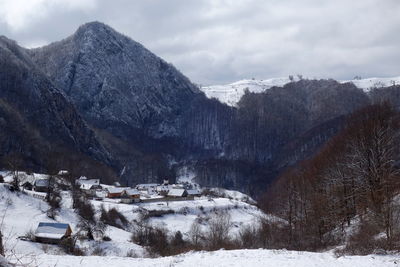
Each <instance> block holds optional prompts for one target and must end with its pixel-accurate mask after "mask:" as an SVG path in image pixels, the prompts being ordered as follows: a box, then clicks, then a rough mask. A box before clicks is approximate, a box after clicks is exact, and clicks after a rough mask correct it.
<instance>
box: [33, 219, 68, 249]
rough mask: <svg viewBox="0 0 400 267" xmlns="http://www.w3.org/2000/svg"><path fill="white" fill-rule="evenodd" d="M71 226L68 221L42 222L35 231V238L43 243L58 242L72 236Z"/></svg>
mask: <svg viewBox="0 0 400 267" xmlns="http://www.w3.org/2000/svg"><path fill="white" fill-rule="evenodd" d="M71 234H72V230H71V227H70V226H69V224H67V223H53V222H40V223H39V225H38V227H37V228H36V231H35V240H36V241H37V242H42V243H50V244H58V243H60V242H61V240H63V239H65V238H68V237H70V236H71Z"/></svg>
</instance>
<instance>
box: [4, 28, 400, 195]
mask: <svg viewBox="0 0 400 267" xmlns="http://www.w3.org/2000/svg"><path fill="white" fill-rule="evenodd" d="M19 50H20V52H18V53H19V54H23V55H24V56H23V57H24V58H25V59H26V60H25V62H29V63H25V64H27V66H29V67H26V68H27V71H26V73H27V74H26V75H25V76H24V75H20V76H18V77H17V78H15V79H16V82H14V84H12V86H15V84H17V83H21V81H25V79H26V78H27V77H28V78H29V77H30V75H33V73H35V74H34V75H35V77H36V76H38V77H41V79H43V80H45V81H46V83H45V84H46V86H44V88H52V89H54V90H53V91H54V92H53V91H52V92H53V93H52V95H51V96H49V97H48V98H49V99H52V100H51V101H53V102H56V103H60V102H58V101H61V100H56V99H58V98H62V99H64V100H63V101H67V104H64V102H61V103H62V105H61V104H60V105H61V106H62V107H58V106H57V108H56V110H58V111H59V110H63V109H66V108H70V109H72V110H74V106H75V108H76V110H77V111H78V112H75V111H74V112H75V113H67V114H73V115H70V116H73V117H74V118H75V117H76V118H77V120H78V121H79V123H81V124H82V125H83V126H81V127H80V128H79V129H81V130H79V131H77V132H76V131H75V130H74V129H75V128H71V127H67V130H71V132H68V131H64V130H63V129H64V126H59V124H57V125H54V126H52V127H50V129H51V130H52V131H51V132H50V131H49V132H45V133H46V134H48V136H49V137H51V138H53V139H56V140H69V139H68V138H67V137H68V136H72V137H73V138H70V139H71V140H73V141H72V142H69V143H68V145H67V143H65V144H66V146H71V147H74V148H76V149H78V150H79V151H81V152H82V151H83V152H82V153H85V155H90V157H92V158H93V159H95V160H97V159H98V158H101V160H102V162H107V165H108V166H109V167H111V168H112V169H113V170H114V171H115V172H117V173H119V174H120V180H121V182H123V183H125V184H128V185H132V184H135V183H139V182H154V181H162V180H163V179H164V178H169V179H171V180H173V179H174V178H175V177H176V168H177V166H178V167H179V166H185V165H186V166H189V167H192V168H193V170H194V173H195V177H196V178H195V179H196V181H198V182H199V183H201V184H203V185H205V186H222V187H227V188H228V189H236V190H242V191H245V192H247V193H254V192H255V191H258V192H259V191H260V190H263V189H264V187H265V185H266V184H267V183H269V182H271V181H272V180H273V179H274V177H276V174H277V172H278V171H280V170H281V169H282V168H284V167H287V166H290V165H293V164H296V162H297V161H298V160H302V159H304V158H306V157H309V156H311V155H312V154H313V153H315V151H316V150H318V149H319V147H320V146H321V145H322V144H323V143H324V142H326V140H328V139H329V138H330V137H331V136H333V135H334V134H335V133H336V132H337V131H338V129H340V127H341V123H342V121H341V119H338V118H342V117H345V116H346V115H347V114H349V113H351V112H353V111H354V110H356V109H359V108H361V107H363V106H365V105H368V104H370V103H372V102H377V101H382V100H387V99H389V100H392V101H393V100H395V101H397V102H398V103H400V100H398V99H400V93H399V90H398V88H397V87H396V86H392V87H390V88H391V89H388V88H385V89H382V90H381V89H376V90H366V89H367V88H369V87H371V86H376V87H380V86H384V85H387V83H391V82H390V81H391V80H392V79H386V80H380V81H377V80H375V79H369V80H355V81H353V82H352V83H349V82H346V81H340V82H338V81H335V80H308V79H300V78H299V77H294V78H292V79H289V77H288V78H277V79H270V80H264V81H257V80H246V81H241V82H238V83H235V84H232V85H229V86H222V87H208V88H202V90H203V91H204V92H205V94H204V93H203V92H202V91H201V90H199V89H198V88H197V87H196V86H195V85H193V84H192V83H191V82H190V81H189V79H188V78H186V77H185V76H184V75H183V74H181V73H180V72H179V71H178V70H176V69H175V68H174V67H173V66H172V65H171V64H168V63H166V62H165V61H164V60H162V59H161V58H159V57H157V56H156V55H154V54H153V53H151V52H150V51H149V50H147V49H146V48H144V47H143V46H142V45H141V44H139V43H137V42H135V41H133V40H132V39H130V38H128V37H126V36H124V35H122V34H120V33H118V32H116V31H115V30H113V29H112V28H110V27H109V26H107V25H104V24H102V23H99V22H92V23H87V24H85V25H82V26H81V27H79V29H78V30H77V31H76V32H75V33H74V34H73V35H72V36H70V37H68V38H66V39H64V40H61V41H59V42H55V43H53V44H50V45H48V46H45V47H42V48H37V49H32V50H24V49H19ZM18 53H17V54H18ZM4 68H7V67H6V66H4ZM0 70H1V69H0ZM39 70H40V71H39ZM17 73H20V72H17ZM43 74H44V75H43ZM9 76H10V74H5V75H4V79H8V77H9ZM10 77H11V76H10ZM28 80H29V79H28ZM396 81H397V80H396ZM379 82H381V83H379ZM47 84H49V85H47ZM356 85H357V86H359V87H363V89H364V90H362V89H360V88H357V86H356ZM18 86H19V85H18ZM24 86H25V85H24ZM39 88H41V90H44V89H43V88H42V86H39ZM246 88H248V89H249V90H246ZM8 89H9V88H8ZM367 91H368V92H367ZM206 94H207V96H208V97H213V96H216V97H217V98H218V99H219V100H217V99H210V98H208V97H207V96H206ZM45 95H46V94H45ZM10 99H11V101H7V104H8V105H10V103H12V102H13V101H14V102H16V100H17V99H18V94H16V95H14V96H13V98H10ZM27 99H28V98H26V100H24V101H28V100H27ZM35 99H36V98H35V97H32V98H31V100H32V101H33V102H34V101H36V100H35ZM45 99H47V97H45ZM66 99H67V100H66ZM29 101H30V100H29ZM46 101H48V102H50V100H46ZM221 102H223V103H221ZM397 102H396V103H397ZM22 103H25V102H22ZM30 104H31V103H28V104H27V106H29V105H30ZM397 105H398V104H397ZM3 106H4V105H3ZM11 106H12V105H11ZM29 107H30V106H29ZM3 109H5V108H4V107H3ZM17 110H18V111H19V112H21V111H24V112H25V109H24V108H23V105H21V106H19V107H18V108H17ZM71 112H72V111H71ZM28 113H32V114H35V110H33V111H30V112H28ZM7 114H16V113H15V112H8V113H7ZM44 114H46V113H44ZM62 114H64V113H62ZM78 114H79V115H78ZM10 116H11V115H10ZM57 116H58V115H57ZM63 116H66V115H65V114H64V115H63ZM3 117H5V116H3ZM67 117H68V116H67ZM11 118H12V117H10V118H7V123H5V124H4V125H6V126H7V127H9V128H10V129H9V130H7V134H4V136H5V137H4V140H8V141H7V142H5V141H4V143H7V144H10V143H12V140H13V137H12V133H13V132H18V131H21V129H23V128H21V127H18V125H17V126H13V125H14V124H13V122H15V121H18V120H17V119H15V118H14V119H11ZM21 118H23V119H24V116H22V117H21ZM63 118H64V117H63ZM68 118H69V117H68ZM82 118H83V119H84V121H83V120H82ZM36 120H37V121H38V122H39V121H41V120H43V121H45V122H48V121H50V122H51V123H56V121H58V120H54V119H53V120H54V122H53V121H52V120H51V119H50V117H49V118H48V117H46V115H44V116H42V117H41V118H39V117H37V118H36V119H35V120H34V121H36ZM67 121H68V120H67ZM0 123H1V120H0ZM77 123H78V122H77ZM20 124H21V123H20ZM23 125H26V127H28V126H31V123H24V124H23ZM46 125H50V124H49V123H47V124H46ZM66 125H69V124H66ZM78 125H80V124H78ZM86 125H88V126H86ZM11 127H12V128H11ZM32 127H38V126H36V125H33V126H32ZM41 127H44V128H45V126H41ZM89 127H90V129H89ZM35 129H36V128H35ZM54 129H57V130H59V131H60V132H57V131H56V130H54ZM29 131H31V130H29ZM66 133H68V134H66ZM19 135H20V136H22V134H19ZM27 136H32V135H27ZM78 137H79V138H78ZM10 140H11V141H10ZM83 140H86V141H87V140H94V141H93V142H92V141H88V143H85V142H84V141H83ZM96 142H97V143H96ZM32 143H34V142H25V143H24V144H25V145H24V147H26V146H27V145H26V144H32ZM88 144H90V145H88ZM39 147H45V146H39ZM104 151H106V152H104ZM28 154H29V153H28Z"/></svg>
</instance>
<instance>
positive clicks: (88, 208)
mask: <svg viewBox="0 0 400 267" xmlns="http://www.w3.org/2000/svg"><path fill="white" fill-rule="evenodd" d="M75 206H76V209H75V210H76V212H77V213H78V215H79V223H78V227H79V229H80V231H82V232H84V233H86V237H87V238H88V239H89V240H94V239H102V238H103V236H104V232H105V230H106V228H107V225H106V224H104V223H103V222H99V221H97V220H96V217H95V214H96V213H95V210H94V208H93V205H92V204H91V203H89V202H88V201H87V200H86V199H84V200H77V201H76V203H75Z"/></svg>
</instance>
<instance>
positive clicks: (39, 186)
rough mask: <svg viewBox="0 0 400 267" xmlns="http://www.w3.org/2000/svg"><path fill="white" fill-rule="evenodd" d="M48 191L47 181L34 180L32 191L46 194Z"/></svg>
mask: <svg viewBox="0 0 400 267" xmlns="http://www.w3.org/2000/svg"><path fill="white" fill-rule="evenodd" d="M48 189H49V179H43V178H42V179H35V182H34V183H33V190H34V191H36V192H47V191H48Z"/></svg>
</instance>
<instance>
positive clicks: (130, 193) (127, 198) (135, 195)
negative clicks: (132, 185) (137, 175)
mask: <svg viewBox="0 0 400 267" xmlns="http://www.w3.org/2000/svg"><path fill="white" fill-rule="evenodd" d="M121 202H122V203H126V204H130V203H137V202H140V192H139V191H138V190H137V189H125V190H124V192H123V193H122V198H121Z"/></svg>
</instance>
